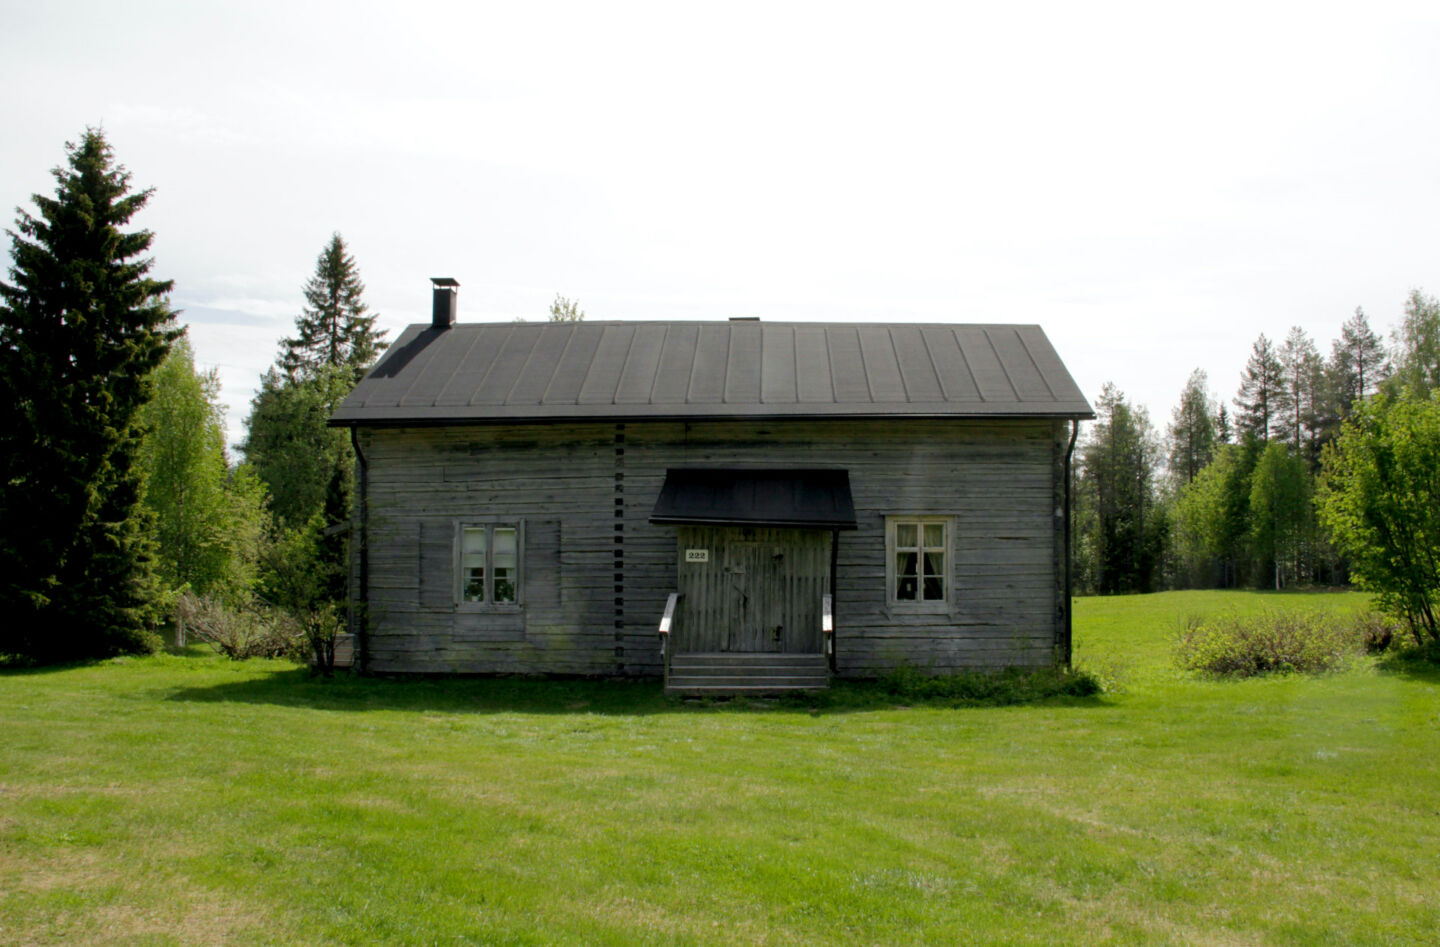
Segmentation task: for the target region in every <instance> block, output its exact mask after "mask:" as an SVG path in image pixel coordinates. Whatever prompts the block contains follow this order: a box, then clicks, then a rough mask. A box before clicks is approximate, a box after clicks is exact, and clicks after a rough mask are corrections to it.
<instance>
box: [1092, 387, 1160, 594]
mask: <svg viewBox="0 0 1440 947" xmlns="http://www.w3.org/2000/svg"><path fill="white" fill-rule="evenodd" d="M1096 415H1097V417H1096V421H1095V424H1094V425H1093V427H1092V428H1091V430H1090V432H1089V436H1088V437H1087V439H1086V443H1085V446H1084V447H1083V448H1082V449H1081V451H1080V467H1081V471H1082V472H1081V475H1080V481H1079V484H1078V488H1079V492H1080V494H1081V496H1082V498H1083V499H1082V505H1084V506H1086V507H1087V508H1088V509H1090V510H1091V511H1093V523H1092V524H1091V528H1090V529H1089V530H1087V531H1088V532H1090V533H1091V536H1090V537H1089V539H1090V541H1091V542H1092V543H1093V550H1092V551H1091V552H1090V553H1088V554H1087V558H1089V557H1093V558H1092V559H1091V561H1092V562H1093V568H1094V580H1093V588H1094V589H1095V591H1097V592H1099V593H1100V594H1101V595H1107V594H1114V593H1117V592H1149V591H1152V590H1153V588H1154V582H1155V579H1156V577H1157V575H1156V574H1157V571H1158V569H1159V565H1160V559H1161V555H1162V552H1163V549H1164V543H1165V519H1164V514H1163V510H1162V509H1160V508H1159V506H1158V504H1157V497H1156V495H1155V489H1154V470H1155V467H1156V462H1157V460H1158V458H1159V453H1160V451H1159V444H1158V443H1157V438H1156V437H1155V432H1154V430H1153V429H1152V427H1151V425H1150V417H1149V414H1148V413H1147V412H1146V410H1145V409H1144V408H1137V407H1134V406H1132V405H1131V404H1130V403H1129V402H1128V401H1127V400H1126V399H1125V395H1124V394H1123V393H1122V392H1121V391H1120V390H1119V389H1118V388H1116V387H1115V386H1114V385H1113V384H1111V383H1109V382H1107V383H1106V384H1105V387H1104V389H1103V391H1102V392H1101V394H1100V398H1099V400H1098V401H1097V402H1096Z"/></svg>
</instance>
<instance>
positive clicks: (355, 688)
mask: <svg viewBox="0 0 1440 947" xmlns="http://www.w3.org/2000/svg"><path fill="white" fill-rule="evenodd" d="M1015 697H1016V695H1014V694H1010V695H1009V696H1005V695H996V696H994V697H993V698H991V699H983V698H981V699H957V698H955V697H930V696H925V695H913V694H903V693H900V694H897V693H895V692H894V690H893V689H891V688H890V687H889V686H887V684H886V682H882V681H837V682H836V683H835V684H834V686H832V687H831V689H830V690H829V691H826V692H820V693H804V694H787V695H783V696H778V697H773V698H759V697H741V698H734V699H718V698H699V699H696V698H677V697H667V696H665V693H664V689H663V686H662V684H661V682H660V680H659V679H658V678H648V679H638V680H637V679H604V680H598V679H589V678H580V679H555V678H534V677H465V678H454V677H449V678H432V677H417V678H398V679H397V678H387V677H360V676H358V675H348V674H341V675H338V676H336V677H334V678H332V679H329V680H326V679H323V678H317V677H312V676H311V675H310V673H309V671H308V670H306V669H304V668H295V669H293V670H286V671H277V672H274V673H272V674H269V675H266V676H265V677H263V678H259V679H251V680H246V681H234V682H231V683H226V684H214V685H210V686H205V687H186V688H181V689H179V690H176V691H173V692H171V693H170V694H169V695H168V696H167V697H166V699H167V700H177V701H195V702H200V703H225V702H230V701H234V702H239V703H250V704H274V705H279V706H284V707H305V708H309V709H312V710H337V711H346V712H354V711H367V710H379V711H402V712H404V711H410V712H424V713H435V712H443V713H474V714H493V713H533V714H607V715H616V716H645V715H650V714H673V713H774V712H789V713H794V712H808V713H815V714H819V713H857V712H864V711H873V710H889V709H895V708H906V707H915V708H920V707H935V708H955V709H967V708H976V709H980V708H985V707H998V706H1014V705H1018V704H1039V705H1043V706H1049V707H1057V706H1059V707H1066V706H1073V707H1100V706H1108V702H1107V701H1105V700H1104V699H1103V697H1102V696H1101V695H1099V694H1094V695H1088V696H1080V697H1077V696H1066V695H1035V696H1034V697H1033V698H1031V699H1023V700H1022V699H1015Z"/></svg>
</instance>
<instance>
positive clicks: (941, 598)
mask: <svg viewBox="0 0 1440 947" xmlns="http://www.w3.org/2000/svg"><path fill="white" fill-rule="evenodd" d="M947 532H948V523H947V520H946V519H945V518H943V517H933V516H932V517H894V518H892V519H890V520H889V523H888V529H887V536H886V539H887V545H888V546H889V547H890V548H889V561H888V562H887V563H886V570H885V572H886V575H887V577H888V579H889V582H890V601H891V602H896V603H909V602H914V603H925V602H929V603H932V604H942V603H944V602H945V600H946V591H947V590H946V586H947V585H948V584H949V582H948V580H947V578H946V571H945V561H946V559H947V550H948V549H949V548H950V547H949V542H948V537H947V535H946V534H947Z"/></svg>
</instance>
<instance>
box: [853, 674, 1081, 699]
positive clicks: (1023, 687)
mask: <svg viewBox="0 0 1440 947" xmlns="http://www.w3.org/2000/svg"><path fill="white" fill-rule="evenodd" d="M879 684H880V687H881V688H882V689H883V690H884V691H885V692H886V693H887V694H891V695H893V696H895V697H903V698H905V699H907V700H923V701H937V702H941V703H945V704H950V705H968V704H987V705H999V704H1020V703H1027V702H1029V701H1034V700H1042V699H1044V698H1046V697H1093V696H1094V695H1096V694H1098V693H1100V690H1101V688H1100V682H1099V680H1098V679H1096V677H1095V676H1094V675H1093V674H1090V673H1089V672H1087V671H1075V670H1069V669H1066V668H1062V667H1046V668H1008V669H1006V670H1003V671H968V672H963V673H960V674H947V675H944V676H941V677H928V676H926V675H924V674H921V673H920V672H919V671H917V670H915V669H914V668H910V667H902V668H898V669H897V670H895V671H892V672H891V673H890V674H889V675H887V676H885V677H883V678H881V679H880V682H879Z"/></svg>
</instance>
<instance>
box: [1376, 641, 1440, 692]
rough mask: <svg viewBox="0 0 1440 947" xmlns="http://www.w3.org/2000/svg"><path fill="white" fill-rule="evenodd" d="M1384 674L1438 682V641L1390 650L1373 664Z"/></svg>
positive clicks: (1439, 675) (1439, 664) (1439, 658)
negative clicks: (1418, 646)
mask: <svg viewBox="0 0 1440 947" xmlns="http://www.w3.org/2000/svg"><path fill="white" fill-rule="evenodd" d="M1375 666H1376V667H1377V668H1379V669H1380V670H1381V671H1382V672H1384V673H1386V674H1396V675H1399V676H1401V677H1406V678H1409V679H1411V680H1415V681H1424V682H1426V683H1427V684H1440V642H1437V643H1432V644H1429V645H1426V646H1425V647H1421V648H1414V647H1411V648H1405V649H1404V650H1401V651H1394V650H1392V651H1391V652H1390V653H1389V654H1386V655H1385V656H1384V657H1383V658H1381V659H1380V660H1379V661H1378V662H1376V665H1375Z"/></svg>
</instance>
